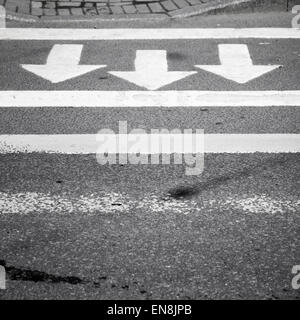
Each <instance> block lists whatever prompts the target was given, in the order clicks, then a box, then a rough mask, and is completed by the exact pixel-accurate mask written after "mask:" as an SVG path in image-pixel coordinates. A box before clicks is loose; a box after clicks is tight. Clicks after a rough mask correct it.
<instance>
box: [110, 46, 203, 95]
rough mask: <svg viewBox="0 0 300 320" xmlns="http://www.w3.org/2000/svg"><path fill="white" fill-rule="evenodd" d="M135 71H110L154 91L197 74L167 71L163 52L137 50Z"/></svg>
mask: <svg viewBox="0 0 300 320" xmlns="http://www.w3.org/2000/svg"><path fill="white" fill-rule="evenodd" d="M134 65H135V71H129V72H126V71H111V72H109V73H111V74H112V75H114V76H116V77H119V78H122V79H125V80H127V81H129V82H132V83H134V84H136V85H138V86H140V87H144V88H146V89H149V90H156V89H159V88H160V87H163V86H166V85H168V84H170V83H172V82H174V81H178V80H181V79H183V78H185V77H187V76H190V75H192V74H195V73H197V72H196V71H186V72H184V71H168V62H167V53H166V51H165V50H137V51H136V59H135V63H134Z"/></svg>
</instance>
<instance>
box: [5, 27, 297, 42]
mask: <svg viewBox="0 0 300 320" xmlns="http://www.w3.org/2000/svg"><path fill="white" fill-rule="evenodd" d="M242 38H264V39H299V38H300V29H297V28H240V29H234V28H214V29H209V28H203V29H198V28H194V29H188V28H186V29H179V28H172V29H150V28H149V29H147V28H146V29H58V28H55V29H50V28H49V29H46V28H6V29H0V40H168V39H169V40H177V39H178V40H183V39H242Z"/></svg>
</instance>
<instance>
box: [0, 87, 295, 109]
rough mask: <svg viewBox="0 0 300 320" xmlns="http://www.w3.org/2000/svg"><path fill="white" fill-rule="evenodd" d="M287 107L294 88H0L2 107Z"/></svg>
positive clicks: (293, 95)
mask: <svg viewBox="0 0 300 320" xmlns="http://www.w3.org/2000/svg"><path fill="white" fill-rule="evenodd" d="M273 106H274V107H275V106H278V107H281V106H282V107H288V106H295V107H299V106H300V90H299V91H298V90H295V91H191V90H186V91H175V90H168V91H87V90H82V91H76V90H74V91H71V90H70V91H63V90H58V91H55V90H53V91H50V90H49V91H45V90H44V91H38V90H36V91H30V90H28V91H21V90H17V91H0V107H9V108H10V107H55V108H57V107H120V108H122V107H124V108H130V107H212V108H214V107H273Z"/></svg>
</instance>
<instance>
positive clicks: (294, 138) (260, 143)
mask: <svg viewBox="0 0 300 320" xmlns="http://www.w3.org/2000/svg"><path fill="white" fill-rule="evenodd" d="M96 139H97V135H94V134H69V135H68V134H66V135H0V153H2V154H6V153H58V154H95V153H96V152H97V150H98V149H99V142H97V140H96ZM113 152H114V147H112V152H111V153H113ZM204 152H205V153H255V152H264V153H299V152H300V134H205V135H204ZM108 153H110V152H109V151H108Z"/></svg>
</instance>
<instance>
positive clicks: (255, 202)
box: [0, 192, 300, 223]
mask: <svg viewBox="0 0 300 320" xmlns="http://www.w3.org/2000/svg"><path fill="white" fill-rule="evenodd" d="M116 204H117V205H116ZM203 209H206V210H205V211H204V210H203ZM220 209H222V210H231V211H232V210H238V212H239V213H242V212H243V213H245V214H247V213H253V214H265V215H271V216H272V215H274V214H276V215H278V214H286V213H287V212H293V213H297V212H299V209H300V201H299V200H295V199H293V197H291V196H288V195H287V196H285V197H284V199H280V198H278V197H277V198H274V197H270V196H268V195H265V194H254V195H250V196H248V197H246V196H240V195H233V196H225V197H215V198H214V199H205V198H202V197H201V201H197V198H196V197H195V199H188V200H180V201H179V200H178V199H172V198H170V199H168V201H166V200H165V199H162V197H161V195H160V194H158V195H156V194H152V193H150V194H146V195H145V196H143V197H140V198H137V197H136V195H135V196H134V197H133V196H130V195H128V194H126V193H119V192H118V193H117V192H109V193H108V192H101V193H100V192H99V193H93V194H81V195H79V196H74V195H69V194H62V195H51V194H50V193H43V192H0V215H1V214H2V215H4V214H20V215H28V214H38V215H40V214H44V213H54V214H56V215H62V214H79V215H99V214H114V213H116V214H118V213H124V214H126V213H130V212H132V210H143V212H155V213H162V214H165V213H166V212H172V213H173V214H185V215H186V214H201V215H202V217H203V215H205V214H208V215H209V211H210V210H220ZM264 217H265V216H264ZM235 223H239V220H238V221H237V220H235Z"/></svg>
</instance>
